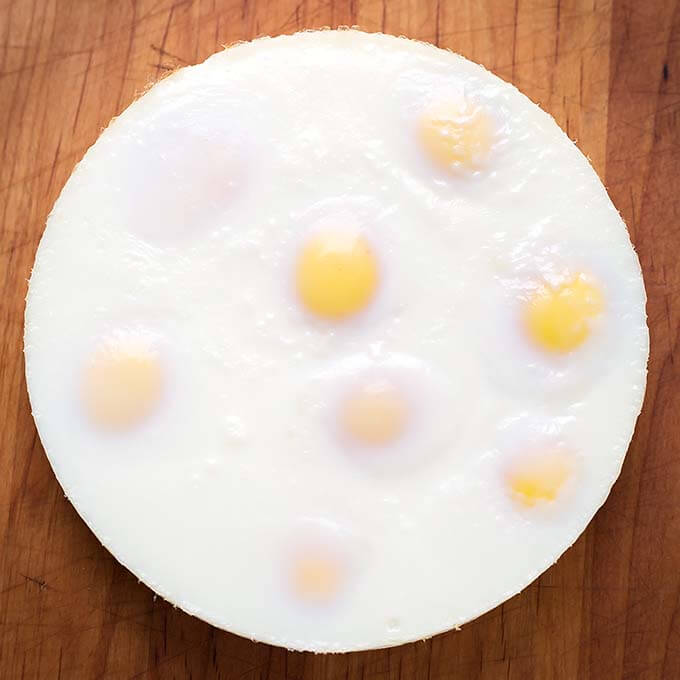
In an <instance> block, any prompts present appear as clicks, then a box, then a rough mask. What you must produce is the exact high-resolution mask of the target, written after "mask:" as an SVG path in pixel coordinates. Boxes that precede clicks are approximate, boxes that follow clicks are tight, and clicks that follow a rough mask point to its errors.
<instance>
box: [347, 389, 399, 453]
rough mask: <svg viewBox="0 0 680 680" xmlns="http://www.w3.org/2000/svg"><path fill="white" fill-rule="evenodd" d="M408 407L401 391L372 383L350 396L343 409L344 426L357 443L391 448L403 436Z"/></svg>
mask: <svg viewBox="0 0 680 680" xmlns="http://www.w3.org/2000/svg"><path fill="white" fill-rule="evenodd" d="M408 415H409V414H408V406H407V404H406V401H405V400H404V398H403V396H402V394H401V393H400V392H399V390H398V389H397V388H396V387H395V386H394V385H392V384H391V383H389V382H387V381H383V380H378V381H375V382H370V383H368V384H366V385H364V386H363V387H361V388H360V389H359V390H357V391H356V392H354V393H353V394H351V395H350V396H349V397H348V398H347V400H346V401H345V403H344V405H343V409H342V412H341V416H340V417H341V425H342V428H343V430H344V431H345V432H346V433H347V434H348V435H349V436H350V437H351V438H352V439H354V440H355V441H357V442H359V443H360V444H365V445H369V446H380V445H384V444H389V443H390V442H392V441H394V440H395V439H397V438H398V437H399V435H401V434H402V433H403V431H404V429H405V427H406V423H407V420H408Z"/></svg>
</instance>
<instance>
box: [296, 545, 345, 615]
mask: <svg viewBox="0 0 680 680" xmlns="http://www.w3.org/2000/svg"><path fill="white" fill-rule="evenodd" d="M341 580H342V575H341V569H340V565H339V564H338V563H337V562H336V561H334V560H331V559H329V558H327V557H324V556H307V557H303V558H300V559H298V560H297V561H296V562H295V564H294V565H293V572H292V586H293V590H294V591H295V594H296V595H297V596H298V597H299V598H300V599H302V600H306V601H308V602H314V603H323V602H327V601H328V600H330V599H332V597H333V596H334V595H335V594H336V592H337V591H338V589H339V588H340V584H341Z"/></svg>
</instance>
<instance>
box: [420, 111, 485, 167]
mask: <svg viewBox="0 0 680 680" xmlns="http://www.w3.org/2000/svg"><path fill="white" fill-rule="evenodd" d="M419 132H420V141H421V143H422V145H423V147H424V148H425V151H426V152H427V154H428V155H429V156H430V157H431V158H432V159H433V160H434V161H436V162H437V163H438V164H440V165H443V166H444V167H447V168H455V167H461V166H462V167H467V168H473V167H475V166H476V165H478V164H479V163H480V161H482V160H483V159H484V158H485V157H486V155H487V154H488V153H489V150H490V149H491V142H492V137H493V133H492V126H491V121H490V120H489V117H488V116H487V115H486V114H485V113H484V112H483V111H481V110H480V109H478V108H475V107H470V106H468V105H466V104H460V105H458V106H456V105H451V104H449V105H446V106H441V107H439V108H435V109H433V110H431V111H429V112H427V113H426V114H425V115H424V116H423V117H422V118H421V120H420V130H419Z"/></svg>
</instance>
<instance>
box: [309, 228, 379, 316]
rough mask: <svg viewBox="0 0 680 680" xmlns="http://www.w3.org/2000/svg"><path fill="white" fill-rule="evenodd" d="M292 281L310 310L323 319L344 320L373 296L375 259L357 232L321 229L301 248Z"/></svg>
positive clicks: (374, 289)
mask: <svg viewBox="0 0 680 680" xmlns="http://www.w3.org/2000/svg"><path fill="white" fill-rule="evenodd" d="M296 283H297V290H298V294H299V296H300V299H301V300H302V302H303V304H304V305H305V307H306V308H307V309H308V310H309V311H310V312H312V313H313V314H316V315H317V316H320V317H323V318H326V319H344V318H346V317H349V316H352V315H353V314H356V313H357V312H359V311H361V310H362V309H363V308H364V307H366V306H367V305H368V303H369V302H370V301H371V299H372V298H373V296H374V295H375V291H376V288H377V286H378V262H377V259H376V257H375V254H374V253H373V251H372V249H371V246H370V244H369V243H368V241H367V240H366V239H365V238H364V237H363V236H362V235H361V234H360V233H359V232H358V231H356V230H353V229H348V230H343V229H337V230H331V231H324V232H323V233H319V234H316V235H314V236H312V237H311V238H310V239H309V240H308V241H307V243H306V244H305V246H304V247H303V249H302V252H301V253H300V256H299V258H298V262H297V271H296Z"/></svg>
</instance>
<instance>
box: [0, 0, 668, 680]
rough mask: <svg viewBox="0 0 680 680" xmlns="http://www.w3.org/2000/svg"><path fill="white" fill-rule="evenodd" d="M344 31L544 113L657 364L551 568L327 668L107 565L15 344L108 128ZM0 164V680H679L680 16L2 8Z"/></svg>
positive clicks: (321, 5)
mask: <svg viewBox="0 0 680 680" xmlns="http://www.w3.org/2000/svg"><path fill="white" fill-rule="evenodd" d="M350 24H356V25H358V26H360V27H362V28H364V29H367V30H371V31H376V30H384V31H386V32H389V33H394V34H404V35H407V36H409V37H411V38H419V39H421V40H427V41H431V42H434V43H435V44H438V45H440V46H442V47H448V48H451V49H453V50H455V51H457V52H460V53H462V54H463V55H465V56H466V57H468V58H470V59H473V60H475V61H478V62H480V63H482V64H484V65H485V66H486V67H487V68H489V69H491V70H492V71H494V72H495V73H497V74H498V75H499V76H501V77H503V78H505V79H507V80H509V81H511V82H513V83H515V84H516V85H517V86H518V87H519V88H520V89H521V90H522V91H524V92H525V93H526V94H527V95H529V96H530V97H531V98H532V99H533V100H534V101H536V102H538V103H540V104H541V106H543V107H544V108H545V109H546V110H548V111H549V112H550V113H551V114H552V115H553V116H555V118H556V119H557V121H558V123H559V124H560V125H561V126H562V127H563V128H564V129H565V130H566V131H567V132H568V134H569V135H570V136H571V137H572V138H573V139H574V140H576V141H577V143H578V145H579V146H580V148H581V149H582V150H583V151H584V152H585V153H586V154H587V155H588V156H589V157H590V158H591V160H592V162H593V164H594V166H595V168H596V170H597V171H598V173H599V174H600V176H601V177H602V178H603V179H604V181H605V183H606V185H607V187H608V189H609V191H610V194H611V196H612V199H613V200H614V203H615V204H616V206H617V207H618V208H619V210H620V211H621V212H622V214H623V216H624V218H625V220H626V222H627V223H628V226H629V229H630V232H631V236H632V239H633V241H634V243H635V245H636V247H637V249H638V252H639V254H640V259H641V261H642V267H643V269H644V274H645V280H646V283H647V291H648V294H649V307H648V311H649V323H650V329H651V333H652V355H651V361H650V375H649V386H648V390H647V398H646V402H645V407H644V410H643V413H642V417H641V418H640V421H639V422H638V427H637V433H636V436H635V439H634V441H633V444H632V446H631V449H630V451H629V453H628V457H627V459H626V463H625V465H624V468H623V473H622V475H621V478H620V479H619V481H618V482H617V484H616V486H615V488H614V490H613V491H612V494H611V496H610V498H609V500H608V501H607V503H606V504H605V506H604V508H603V509H602V510H600V512H599V513H598V514H597V516H596V518H595V519H594V520H593V522H592V523H591V524H590V526H589V528H588V529H587V531H586V532H585V533H584V535H583V536H582V537H581V538H580V539H579V540H578V541H577V543H576V544H575V545H574V546H573V547H572V548H571V549H570V550H569V551H568V552H567V553H566V554H565V555H564V556H563V557H562V559H560V561H559V562H558V563H557V564H556V565H555V566H554V567H553V568H551V569H550V570H549V571H547V572H546V573H545V574H544V575H543V576H541V577H540V578H539V579H538V580H537V581H536V582H535V583H533V584H532V585H531V586H529V587H528V588H527V589H526V590H525V591H524V592H523V593H521V594H520V595H518V596H516V597H514V598H513V599H511V600H509V601H508V602H506V603H505V604H504V605H502V606H500V607H498V608H496V609H494V610H493V611H491V612H490V613H488V614H486V615H485V616H482V617H481V618H480V619H478V620H476V621H474V622H472V623H470V624H468V625H466V626H464V627H463V629H462V631H460V632H450V633H447V634H444V635H439V636H437V637H435V638H433V639H431V640H427V641H424V642H419V643H415V644H410V645H405V646H403V647H399V648H395V649H390V650H381V651H375V652H366V653H359V654H349V655H340V656H332V657H328V656H314V655H312V654H300V653H288V652H286V651H284V650H281V649H277V648H272V647H268V646H267V645H262V644H256V643H253V642H250V641H248V640H244V639H242V638H239V637H236V636H234V635H229V634H227V633H224V632H222V631H220V630H216V629H214V628H212V627H211V626H209V625H207V624H205V623H202V622H201V621H199V620H197V619H194V618H192V617H190V616H188V615H186V614H184V613H183V612H181V611H179V610H176V609H174V608H173V607H172V606H170V605H168V604H167V603H165V602H163V601H162V600H160V599H157V598H156V597H154V595H153V593H152V592H151V591H150V590H148V589H147V588H146V587H145V586H143V585H141V584H140V583H138V582H137V580H136V579H135V578H134V577H133V576H132V575H131V574H130V573H129V572H128V571H126V570H125V569H124V568H123V567H121V566H120V565H119V564H118V563H116V561H115V560H114V559H113V558H112V557H111V556H110V555H109V554H108V552H107V551H106V550H105V549H104V548H102V547H101V545H100V544H99V542H98V541H97V540H96V538H95V537H94V536H93V535H92V534H91V533H90V532H89V530H88V529H87V528H86V526H85V524H84V523H83V522H82V521H81V520H80V519H79V517H78V516H77V515H76V513H75V511H74V510H73V508H72V507H71V505H70V504H69V502H68V501H67V500H66V499H65V498H64V495H63V493H62V492H61V489H60V488H59V486H58V484H57V482H56V480H55V478H54V475H53V474H52V471H51V469H50V467H49V465H48V463H47V460H46V458H45V456H44V453H43V450H42V447H41V445H40V442H39V440H38V438H37V436H36V431H35V427H34V425H33V422H32V419H31V415H30V409H29V404H28V400H27V397H26V386H25V381H24V375H23V362H22V356H21V342H22V331H23V329H22V316H23V304H24V296H25V293H26V280H27V277H28V275H29V273H30V270H31V263H32V260H33V256H34V253H35V249H36V246H37V244H38V240H39V238H40V235H41V233H42V230H43V225H44V223H45V218H46V217H47V215H48V213H49V211H50V208H51V206H52V204H53V202H54V200H55V199H56V197H57V195H58V193H59V191H60V190H61V188H62V186H63V184H64V182H65V181H66V179H67V177H68V176H69V173H70V172H71V170H72V169H73V166H74V164H75V163H76V162H77V161H78V160H79V159H80V158H81V156H82V155H83V153H84V151H85V150H86V149H87V147H88V146H89V145H90V144H92V143H93V142H94V140H95V139H96V138H97V135H98V134H99V132H100V130H101V129H102V127H104V126H105V125H107V123H108V122H109V120H110V119H111V118H112V117H113V116H115V115H116V114H118V113H119V112H120V111H122V110H123V109H124V108H125V107H126V106H127V105H128V104H129V103H130V102H131V101H132V100H133V99H134V98H135V97H136V96H137V95H138V94H139V93H140V92H141V91H143V90H144V89H145V88H146V87H147V86H148V85H149V84H150V83H152V82H154V81H155V80H156V79H158V78H161V77H162V76H163V75H164V74H165V73H166V72H167V71H169V70H172V69H174V68H176V67H177V66H183V65H185V64H194V63H196V62H199V61H201V60H203V59H204V58H206V57H207V56H209V55H210V54H211V53H212V52H214V51H215V50H218V49H220V47H221V46H222V45H224V44H229V43H232V42H234V41H236V40H243V39H248V38H252V37H254V36H258V35H262V34H278V33H289V32H293V31H295V30H297V29H300V28H315V27H321V26H338V25H350ZM0 147H1V148H2V155H1V157H0V161H1V162H0V214H1V215H2V221H1V222H0V286H1V288H0V292H1V295H0V414H1V415H0V419H1V420H0V422H1V426H0V678H1V679H2V680H10V679H13V678H25V679H27V680H28V679H30V678H49V679H52V678H55V679H64V680H80V679H83V678H85V679H90V678H111V679H113V678H121V679H122V678H148V679H152V678H197V679H203V678H223V679H230V680H237V679H238V680H256V679H271V680H274V679H283V678H288V679H290V680H294V679H295V680H302V679H305V680H307V679H310V680H311V679H313V678H314V679H319V680H330V679H332V678H347V679H349V680H351V679H358V678H364V679H366V680H374V679H375V680H377V679H379V678H380V679H385V680H388V679H389V680H396V679H403V680H410V679H411V678H414V679H422V680H440V679H441V680H444V679H447V680H448V679H451V680H453V679H458V678H460V679H464V680H497V679H503V680H511V679H512V680H556V679H559V680H574V679H579V680H580V679H581V678H583V679H586V680H624V679H625V680H660V679H661V678H663V679H665V680H678V678H680V351H678V327H679V322H680V0H561V1H560V0H459V1H456V0H451V1H449V2H447V1H446V0H382V1H381V0H353V1H349V2H345V1H340V0H338V1H337V2H333V0H330V2H327V1H317V0H301V1H298V0H270V1H268V0H232V1H230V0H225V1H222V0H174V1H173V0H0ZM565 181H568V179H566V180H565ZM55 311H57V312H58V310H55ZM56 359H57V360H58V357H56ZM499 559H502V556H499ZM452 577H454V575H452ZM259 606H262V605H259ZM265 609H266V605H265ZM263 615H264V616H266V611H265V612H264V613H263Z"/></svg>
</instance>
